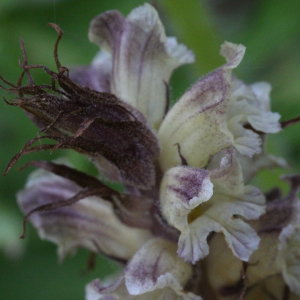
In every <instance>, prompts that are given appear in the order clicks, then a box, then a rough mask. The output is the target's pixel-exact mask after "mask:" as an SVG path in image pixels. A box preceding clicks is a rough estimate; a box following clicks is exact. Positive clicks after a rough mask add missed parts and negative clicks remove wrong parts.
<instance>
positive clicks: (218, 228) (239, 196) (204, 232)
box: [161, 149, 265, 263]
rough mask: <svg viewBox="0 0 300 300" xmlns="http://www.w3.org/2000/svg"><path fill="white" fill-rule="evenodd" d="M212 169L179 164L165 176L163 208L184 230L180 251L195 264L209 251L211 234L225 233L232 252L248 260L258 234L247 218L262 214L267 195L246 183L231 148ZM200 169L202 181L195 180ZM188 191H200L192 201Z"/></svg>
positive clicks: (219, 156)
mask: <svg viewBox="0 0 300 300" xmlns="http://www.w3.org/2000/svg"><path fill="white" fill-rule="evenodd" d="M224 152H225V156H224ZM218 164H219V167H218V168H215V166H216V165H218ZM208 168H213V170H211V171H207V170H199V169H196V168H190V167H175V168H171V169H170V170H169V171H168V172H167V173H166V174H165V178H164V179H163V184H162V186H161V201H162V210H163V212H164V215H165V217H166V219H167V220H168V221H169V223H170V224H171V225H173V226H174V227H175V228H177V229H178V230H179V231H180V232H181V235H180V237H179V242H178V254H179V256H180V257H182V258H183V259H184V260H186V261H189V262H192V263H195V262H196V261H198V260H199V259H201V258H203V257H205V256H206V255H207V254H208V253H209V247H208V242H207V238H208V235H209V234H210V233H211V232H221V233H223V234H224V236H225V239H226V241H227V244H228V246H229V248H230V249H231V250H232V252H233V254H234V255H235V256H237V257H238V258H240V259H242V260H244V261H248V260H249V257H250V255H251V253H252V252H253V251H254V250H256V249H257V247H258V244H259V237H258V235H257V234H256V232H255V230H254V229H252V228H251V227H250V225H248V224H247V223H246V222H245V221H244V220H243V218H245V219H257V218H258V217H259V216H260V215H262V214H263V213H264V212H265V198H264V196H263V194H262V193H261V192H260V190H259V189H257V188H255V187H253V186H245V185H244V182H243V176H242V171H241V167H240V165H239V163H238V161H237V159H236V157H235V155H234V151H233V150H232V149H230V150H226V151H221V152H220V153H219V154H218V155H216V156H215V157H214V158H213V159H212V160H211V162H210V164H209V166H208ZM186 174H187V175H186ZM191 174H193V175H194V176H191ZM196 174H197V175H198V178H200V176H199V175H200V174H201V176H202V181H200V180H199V181H198V182H195V181H193V179H194V178H197V177H196ZM170 175H172V176H170ZM188 175H189V176H188ZM183 179H184V180H183ZM210 180H211V181H212V183H211V182H210ZM168 183H169V185H168ZM175 183H176V185H175ZM212 184H213V185H212ZM212 186H214V190H213V194H212ZM191 187H193V188H194V189H193V188H191ZM195 187H197V188H195ZM188 191H189V193H191V192H194V193H195V191H196V192H197V193H195V194H197V196H196V197H188V198H190V201H187V200H186V196H188V195H189V193H188ZM200 196H201V197H200ZM191 200H192V201H191ZM207 200H209V201H207ZM205 201H207V202H205ZM204 202H205V203H204Z"/></svg>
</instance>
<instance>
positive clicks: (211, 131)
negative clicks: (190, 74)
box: [158, 42, 245, 171]
mask: <svg viewBox="0 0 300 300" xmlns="http://www.w3.org/2000/svg"><path fill="white" fill-rule="evenodd" d="M244 52H245V47H244V46H242V45H234V44H231V43H227V42H226V43H225V44H224V45H223V46H222V49H221V54H222V55H224V56H225V58H226V60H227V64H225V65H224V66H223V67H221V68H219V69H217V70H216V71H214V72H212V73H210V74H209V75H207V76H206V77H204V78H202V79H201V80H200V81H198V82H197V83H196V84H195V85H193V86H192V87H191V88H190V89H189V90H188V91H187V92H186V93H185V94H184V95H183V96H182V97H181V98H180V99H179V101H178V102H177V103H176V104H175V105H174V106H173V108H172V109H171V110H170V111H169V113H168V114H167V116H166V118H165V119H164V121H163V123H162V125H161V127H160V129H159V132H158V136H159V140H160V143H161V146H162V152H161V155H160V164H161V166H162V169H163V170H164V171H166V170H167V169H169V168H170V167H172V166H176V165H179V164H180V156H179V153H178V152H177V148H176V147H174V146H173V145H174V144H176V143H178V144H179V145H180V146H181V154H182V156H183V157H184V158H185V159H186V160H187V162H188V164H189V165H193V166H196V167H199V168H203V167H204V166H205V165H206V164H207V162H208V160H209V158H210V157H211V156H212V155H213V154H215V153H217V152H219V151H220V150H222V149H224V148H227V147H229V146H231V145H233V144H234V137H233V134H232V133H231V132H230V131H229V130H228V128H227V120H226V111H227V108H228V104H229V100H230V89H231V86H230V81H231V70H232V68H235V67H236V66H237V65H238V64H239V62H240V61H241V60H242V58H243V56H244Z"/></svg>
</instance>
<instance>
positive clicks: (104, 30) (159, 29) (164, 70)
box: [89, 4, 194, 129]
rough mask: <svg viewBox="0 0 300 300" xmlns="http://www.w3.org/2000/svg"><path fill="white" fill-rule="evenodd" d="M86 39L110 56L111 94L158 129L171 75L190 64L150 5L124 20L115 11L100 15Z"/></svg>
mask: <svg viewBox="0 0 300 300" xmlns="http://www.w3.org/2000/svg"><path fill="white" fill-rule="evenodd" d="M89 37H90V40H91V41H92V42H94V43H96V44H98V45H99V46H100V47H101V48H102V49H104V50H106V51H109V52H111V53H112V63H113V68H112V78H111V91H112V93H114V94H115V95H117V97H119V98H120V99H122V100H124V101H126V102H127V103H129V104H131V105H132V106H134V107H136V108H137V109H139V110H140V111H141V112H142V113H143V114H144V115H145V116H146V117H147V119H148V121H149V123H150V125H152V126H153V127H154V128H156V129H157V128H158V127H159V125H160V123H161V121H162V118H163V116H164V114H165V110H166V106H167V101H168V99H167V96H168V95H167V94H168V82H169V79H170V76H171V73H172V72H173V70H174V69H176V68H177V67H179V66H181V65H183V64H186V63H191V62H193V61H194V56H193V54H192V52H191V51H189V50H188V49H187V48H186V47H185V46H184V45H181V44H178V43H177V41H176V39H175V38H167V37H166V35H165V32H164V28H163V25H162V23H161V21H160V19H159V16H158V14H157V12H156V10H155V9H154V8H153V7H152V6H151V5H149V4H144V5H143V6H140V7H138V8H136V9H134V10H133V11H132V12H131V13H130V14H129V15H128V17H127V18H125V17H123V16H122V15H121V13H120V12H118V11H109V12H106V13H104V14H102V15H99V16H98V17H96V18H95V19H94V20H93V21H92V23H91V27H90V31H89Z"/></svg>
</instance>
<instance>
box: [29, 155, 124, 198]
mask: <svg viewBox="0 0 300 300" xmlns="http://www.w3.org/2000/svg"><path fill="white" fill-rule="evenodd" d="M27 166H34V167H36V168H41V169H44V170H46V171H49V172H51V173H53V174H55V175H58V176H61V177H64V178H66V179H69V180H71V181H73V182H75V183H76V184H77V185H79V186H81V187H83V188H86V187H93V188H102V189H103V195H102V196H103V197H108V196H111V195H117V194H119V193H118V192H117V191H114V190H113V189H111V188H109V187H108V186H106V185H104V184H103V183H102V182H101V181H99V180H98V179H97V178H96V177H94V176H91V175H88V174H86V173H83V172H81V171H78V170H75V169H73V168H70V167H68V166H65V165H60V164H56V163H53V162H49V161H43V160H40V161H31V162H29V163H27V164H26V165H25V167H27ZM104 191H106V193H104Z"/></svg>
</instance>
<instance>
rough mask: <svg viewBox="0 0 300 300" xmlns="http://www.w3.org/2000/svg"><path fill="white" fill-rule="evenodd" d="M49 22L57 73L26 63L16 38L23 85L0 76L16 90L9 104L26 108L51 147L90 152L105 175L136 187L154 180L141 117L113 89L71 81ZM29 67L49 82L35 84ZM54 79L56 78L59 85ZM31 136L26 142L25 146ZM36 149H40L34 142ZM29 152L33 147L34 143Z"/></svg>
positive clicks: (154, 150) (154, 145)
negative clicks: (41, 72)
mask: <svg viewBox="0 0 300 300" xmlns="http://www.w3.org/2000/svg"><path fill="white" fill-rule="evenodd" d="M49 25H50V26H52V27H53V28H55V30H56V31H57V32H58V39H57V41H56V44H55V49H54V58H55V62H56V65H57V68H58V72H54V71H51V70H50V69H48V68H47V67H45V66H42V65H28V64H27V55H26V51H25V47H24V43H23V42H21V48H22V52H23V55H24V62H21V63H20V65H21V67H22V68H23V70H24V71H23V73H22V75H21V76H20V78H22V77H23V75H24V73H26V74H27V77H28V78H29V84H28V85H24V86H21V83H20V82H21V79H20V80H19V82H18V85H14V84H12V83H10V82H8V81H6V80H3V78H2V77H1V79H2V80H3V81H4V82H5V83H6V84H8V85H9V86H10V88H8V89H7V90H9V91H10V92H13V93H18V94H19V97H17V98H15V99H14V100H13V102H12V103H11V104H12V105H14V106H18V107H21V108H23V109H24V110H25V111H27V112H28V113H29V114H30V115H31V119H32V120H33V122H34V123H35V124H36V125H38V126H43V128H42V130H41V132H45V133H46V134H47V138H50V139H53V140H55V141H57V142H58V143H57V144H56V146H54V147H53V150H55V149H57V148H70V149H74V150H76V151H78V152H80V153H83V154H85V155H88V156H90V157H91V158H92V159H93V160H94V161H95V163H96V164H98V166H99V168H100V171H103V172H104V175H106V176H107V177H108V178H109V179H112V180H119V181H121V182H123V183H125V184H129V185H135V186H136V187H138V188H141V189H148V188H150V187H151V186H152V185H153V184H154V182H155V172H154V167H153V160H154V159H155V157H157V155H158V152H159V147H158V142H157V138H156V136H155V134H154V132H153V131H152V130H151V128H150V127H149V126H148V125H147V124H146V119H145V117H144V116H143V115H142V114H141V113H140V112H139V111H138V110H136V109H135V108H133V107H131V106H130V105H128V104H126V103H124V102H123V101H121V100H119V99H118V98H117V97H115V96H114V95H113V94H109V93H101V92H98V91H95V90H92V89H90V88H88V87H82V86H80V85H78V84H76V83H75V82H73V81H72V80H71V79H70V78H69V76H68V69H67V68H65V67H62V66H61V64H60V62H59V59H58V55H57V47H58V43H59V41H60V39H61V37H62V34H63V33H62V30H61V29H60V28H59V26H57V25H55V24H49ZM33 68H42V69H44V71H45V72H46V73H47V74H49V75H50V76H51V77H52V84H51V85H36V84H35V83H34V82H33V79H32V76H31V75H30V69H33ZM55 83H58V85H59V87H60V88H59V89H58V88H56V87H55ZM33 140H34V139H32V140H31V141H29V144H30V145H32V141H33ZM38 140H40V138H38ZM47 147H48V146H47ZM40 150H44V149H43V148H42V147H40ZM29 151H31V150H29V146H28V144H27V145H25V147H24V148H23V150H22V151H21V152H20V153H19V154H18V155H17V157H14V158H13V159H12V161H11V162H10V164H9V166H8V168H7V171H8V170H9V169H10V168H11V166H12V165H13V164H14V163H15V162H16V161H17V160H18V159H19V158H20V157H21V156H22V155H23V154H26V153H28V152H29ZM34 151H38V147H36V148H34ZM31 152H32V151H31ZM103 164H104V167H103V166H102V168H101V165H103ZM7 171H6V172H7Z"/></svg>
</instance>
